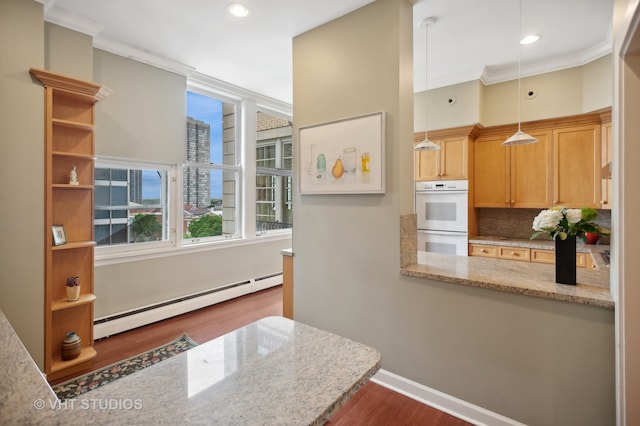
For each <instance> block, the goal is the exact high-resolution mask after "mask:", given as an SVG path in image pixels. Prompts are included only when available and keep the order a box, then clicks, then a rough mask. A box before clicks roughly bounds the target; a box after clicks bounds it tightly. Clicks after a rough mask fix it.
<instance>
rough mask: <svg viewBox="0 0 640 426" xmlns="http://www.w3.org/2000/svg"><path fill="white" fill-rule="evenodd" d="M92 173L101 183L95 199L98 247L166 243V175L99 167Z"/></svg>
mask: <svg viewBox="0 0 640 426" xmlns="http://www.w3.org/2000/svg"><path fill="white" fill-rule="evenodd" d="M95 173H96V176H97V177H99V181H100V184H98V185H96V189H95V198H94V203H95V211H94V217H95V220H96V224H95V226H94V235H95V238H96V242H97V243H98V245H115V244H132V243H142V242H150V241H163V240H167V239H168V233H167V229H168V215H167V206H166V201H167V189H168V184H167V172H166V171H164V170H161V169H153V168H150V169H140V168H126V167H105V166H104V165H102V166H101V167H97V168H96V170H95ZM146 206H148V207H146Z"/></svg>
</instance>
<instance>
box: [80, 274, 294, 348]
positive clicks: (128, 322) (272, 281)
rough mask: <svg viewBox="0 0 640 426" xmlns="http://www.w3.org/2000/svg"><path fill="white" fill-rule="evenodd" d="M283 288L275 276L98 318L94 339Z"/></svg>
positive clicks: (94, 326)
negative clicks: (241, 297)
mask: <svg viewBox="0 0 640 426" xmlns="http://www.w3.org/2000/svg"><path fill="white" fill-rule="evenodd" d="M280 284H282V274H281V273H276V274H271V275H266V276H262V277H259V278H251V279H248V280H245V281H240V282H237V283H232V284H228V285H225V286H221V287H216V288H214V289H211V290H206V291H202V292H199V293H193V294H188V295H185V296H181V297H178V298H175V299H171V300H167V301H164V302H160V303H154V304H152V305H147V306H143V307H140V308H136V309H132V310H129V311H125V312H120V313H118V314H114V315H109V316H106V317H102V318H96V319H95V320H94V322H93V338H94V339H95V340H98V339H102V338H104V337H108V336H111V335H114V334H118V333H122V332H123V331H127V330H132V329H134V328H137V327H141V326H143V325H147V324H152V323H154V322H157V321H161V320H163V319H167V318H171V317H174V316H176V315H180V314H184V313H187V312H191V311H195V310H196V309H200V308H204V307H207V306H211V305H214V304H216V303H220V302H224V301H226V300H231V299H235V298H236V297H240V296H244V295H246V294H250V293H255V292H256V291H260V290H264V289H267V288H270V287H275V286H277V285H280Z"/></svg>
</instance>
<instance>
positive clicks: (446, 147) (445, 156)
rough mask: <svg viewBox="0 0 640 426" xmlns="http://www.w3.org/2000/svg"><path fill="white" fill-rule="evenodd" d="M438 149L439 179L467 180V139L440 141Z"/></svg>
mask: <svg viewBox="0 0 640 426" xmlns="http://www.w3.org/2000/svg"><path fill="white" fill-rule="evenodd" d="M440 147H441V150H440V178H441V179H449V180H457V179H468V178H469V173H468V170H469V158H468V157H469V156H468V152H469V151H468V138H467V137H462V138H449V139H443V140H442V141H440Z"/></svg>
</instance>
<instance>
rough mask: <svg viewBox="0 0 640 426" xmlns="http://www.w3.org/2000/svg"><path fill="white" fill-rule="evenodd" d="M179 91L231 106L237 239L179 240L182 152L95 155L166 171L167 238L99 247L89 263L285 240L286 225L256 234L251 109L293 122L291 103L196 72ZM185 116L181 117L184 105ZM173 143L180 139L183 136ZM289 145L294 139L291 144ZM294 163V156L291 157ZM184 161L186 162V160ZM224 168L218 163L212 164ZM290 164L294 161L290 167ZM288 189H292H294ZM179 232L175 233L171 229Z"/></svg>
mask: <svg viewBox="0 0 640 426" xmlns="http://www.w3.org/2000/svg"><path fill="white" fill-rule="evenodd" d="M185 91H191V92H195V93H198V94H201V95H204V96H210V97H213V98H216V99H219V100H222V101H225V102H233V103H235V104H236V118H235V119H236V149H237V156H236V163H237V165H238V166H239V167H240V169H239V178H238V180H237V185H238V190H237V193H236V198H237V203H238V204H237V205H238V206H240V208H239V211H238V213H237V215H238V220H237V229H238V231H237V233H238V237H237V238H221V239H220V238H218V239H215V238H214V239H207V240H205V241H202V239H201V240H200V241H198V242H196V243H186V244H185V242H184V240H183V238H182V232H181V231H182V219H183V173H184V167H187V165H188V164H187V162H186V161H185V160H186V150H185V156H184V157H183V159H182V161H176V162H175V163H171V164H170V163H159V162H150V161H149V162H147V161H144V160H135V159H125V158H113V157H106V156H98V158H99V160H100V161H99V164H100V165H104V164H105V162H106V161H110V162H112V163H114V164H115V165H119V166H121V167H123V166H127V167H130V168H134V167H133V166H135V165H138V166H141V167H143V168H144V167H147V168H149V167H161V166H164V167H167V168H169V169H170V172H169V174H168V181H167V186H168V204H169V210H168V211H169V241H168V242H154V243H144V247H137V246H138V245H140V246H142V245H143V244H142V243H140V244H126V245H124V244H123V245H115V246H101V247H99V248H97V249H96V253H95V266H105V265H111V264H117V263H123V262H134V261H137V260H146V259H153V258H160V257H166V256H174V255H178V254H180V255H183V254H185V253H191V252H201V251H210V250H218V249H224V248H227V247H233V246H242V245H247V244H256V243H261V242H266V241H270V240H282V239H288V238H291V232H292V230H291V228H288V229H284V230H277V231H272V232H269V233H267V234H261V235H256V212H255V206H256V171H257V167H256V146H257V143H256V139H257V133H256V121H257V120H256V117H257V116H256V113H257V111H258V110H259V111H262V112H265V113H268V114H271V115H273V116H276V117H280V118H283V119H285V120H288V121H291V122H293V109H292V106H291V105H290V104H288V103H286V102H283V101H280V100H277V99H273V98H269V97H267V96H263V95H260V94H257V93H255V92H252V91H250V90H246V89H243V88H240V87H237V86H234V85H231V84H228V83H225V82H222V81H220V80H216V79H214V78H211V77H208V76H204V75H202V74H199V73H197V72H194V73H192V74H190V75H189V76H188V78H187V80H186V87H185ZM184 117H185V120H186V117H187V114H186V106H185V114H184ZM177 143H181V144H185V143H186V131H185V139H183V140H180V141H179V142H177ZM294 147H295V143H294ZM294 163H295V159H294ZM189 165H190V164H189ZM216 167H221V168H224V167H226V166H224V165H216ZM293 167H294V168H295V164H294V166H293ZM295 190H296V189H295V188H292V191H295ZM177 231H179V232H177Z"/></svg>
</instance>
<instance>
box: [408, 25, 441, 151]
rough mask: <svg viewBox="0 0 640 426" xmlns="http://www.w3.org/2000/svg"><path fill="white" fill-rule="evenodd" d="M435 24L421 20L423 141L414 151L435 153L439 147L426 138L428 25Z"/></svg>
mask: <svg viewBox="0 0 640 426" xmlns="http://www.w3.org/2000/svg"><path fill="white" fill-rule="evenodd" d="M435 22H436V18H433V17H428V18H424V19H423V20H422V25H424V33H425V36H424V40H425V48H424V52H425V55H424V95H425V105H424V118H425V120H424V140H423V141H422V142H420V143H419V144H418V145H416V146H415V148H414V149H415V150H416V151H435V150H437V149H440V145H438V144H436V143H434V142H432V141H430V140H429V138H428V137H427V124H428V120H427V117H428V114H427V110H428V108H429V107H428V105H427V101H426V99H427V63H428V61H427V56H428V55H427V52H428V50H429V25H431V24H433V23H435Z"/></svg>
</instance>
